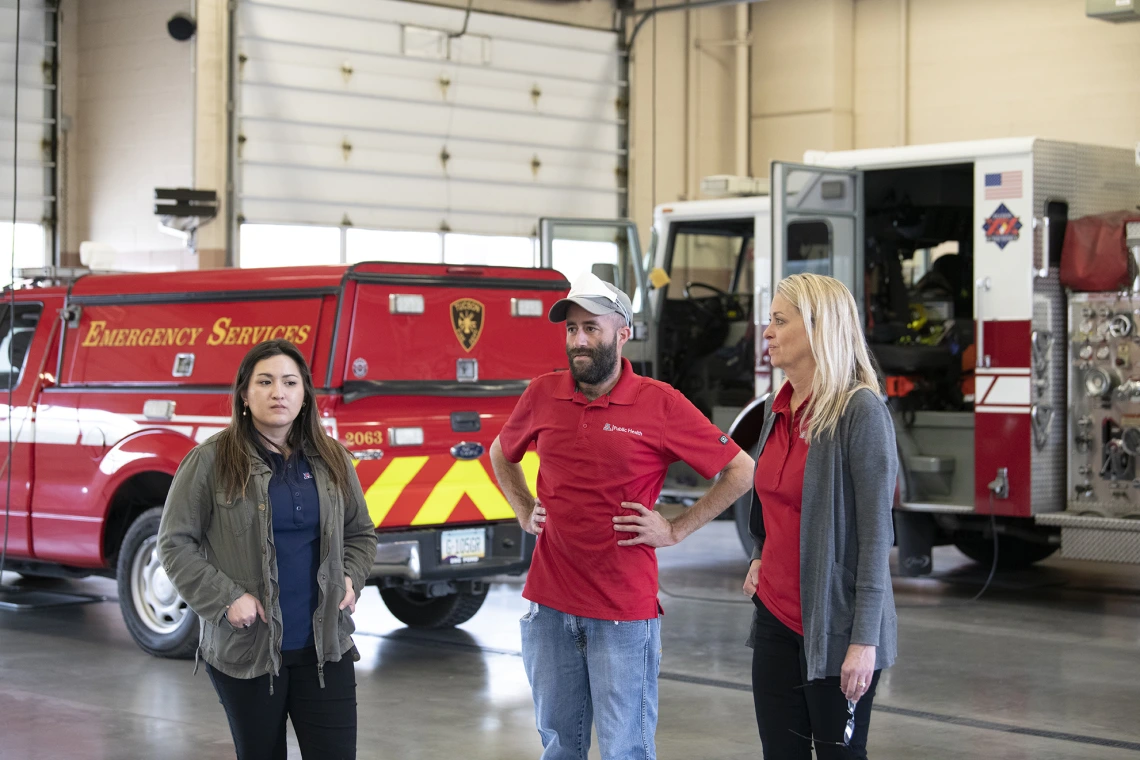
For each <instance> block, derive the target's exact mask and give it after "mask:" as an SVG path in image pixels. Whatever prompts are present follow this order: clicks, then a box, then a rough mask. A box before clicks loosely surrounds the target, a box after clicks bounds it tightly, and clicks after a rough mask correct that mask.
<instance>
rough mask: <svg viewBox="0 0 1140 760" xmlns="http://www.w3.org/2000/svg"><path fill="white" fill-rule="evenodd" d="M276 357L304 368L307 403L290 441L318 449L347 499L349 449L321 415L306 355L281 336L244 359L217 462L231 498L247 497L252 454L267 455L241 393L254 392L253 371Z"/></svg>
mask: <svg viewBox="0 0 1140 760" xmlns="http://www.w3.org/2000/svg"><path fill="white" fill-rule="evenodd" d="M274 356H287V357H289V358H290V359H292V360H293V361H294V362H296V364H297V367H298V368H299V369H300V370H301V384H302V386H303V387H304V389H305V404H304V406H302V407H301V412H300V414H298V415H297V419H295V420H293V426H292V427H291V428H290V429H289V437H288V438H287V439H286V442H287V443H288V446H289V449H290V450H291V451H293V452H299V451H301V449H302V448H303V447H304V445H305V444H306V443H307V444H309V445H310V446H311V447H312V448H314V449H315V450H316V452H317V455H318V456H320V458H321V459H322V460H323V461H324V463H325V466H326V467H328V468H329V472H330V473H331V474H332V479H333V484H334V485H336V487H337V488H339V489H340V490H341V493H343V494H345V495H346V496H347V494H348V480H349V472H348V461H347V452H348V450H347V449H345V448H344V446H342V445H341V444H340V443H339V442H338V441H337V440H335V439H333V438H330V437H329V435H328V434H327V433H325V429H324V426H323V425H321V420H320V416H319V415H318V413H317V398H316V392H315V391H314V390H313V375H312V373H311V372H309V365H308V364H306V363H305V357H304V356H302V355H301V352H300V351H298V350H297V347H296V346H294V345H293V344H292V343H290V342H289V341H287V340H284V339H280V338H278V339H277V340H267V341H265V342H263V343H258V344H257V345H256V346H254V347H253V348H251V349H250V350H249V353H247V354H246V355H245V358H244V359H242V360H241V365H240V366H239V367H238V371H237V377H235V378H234V385H233V394H232V395H233V398H232V399H231V401H232V405H233V410H232V413H231V417H230V425H229V427H227V428H226V429H225V430H223V431H222V432H221V434H220V435H219V436H218V442H217V447H218V456H217V459H216V464H215V467H216V468H217V470H216V471H217V473H218V475H219V477H220V479H221V486H222V490H223V491H224V492H225V494H226V498H227V499H233V498H234V497H235V496H237V494H238V493H241V494H242V495H245V489H246V486H248V485H249V478H250V474H251V472H252V470H251V467H252V464H253V460H252V455H251V451H259V452H260V451H265V445H264V444H263V443H262V442H261V436H260V434H259V433H258V432H257V429H256V428H255V427H254V426H253V415H247V414H242V412H243V411H245V399H243V398H242V395H241V394H242V392H243V391H245V390H246V389H248V388H249V383H250V380H251V379H252V378H253V370H254V368H255V367H257V365H258V363H259V362H261V361H264V360H265V359H270V358H272V357H274Z"/></svg>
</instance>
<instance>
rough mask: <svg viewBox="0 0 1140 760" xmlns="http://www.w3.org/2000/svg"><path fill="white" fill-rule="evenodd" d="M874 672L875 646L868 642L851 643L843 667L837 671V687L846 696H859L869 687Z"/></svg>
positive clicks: (851, 697)
mask: <svg viewBox="0 0 1140 760" xmlns="http://www.w3.org/2000/svg"><path fill="white" fill-rule="evenodd" d="M874 674H875V647H873V646H870V645H869V644H851V645H850V646H848V647H847V656H846V657H845V658H843V667H842V668H841V669H840V671H839V687H840V688H841V689H843V694H844V695H845V696H846V697H847V698H848V699H852V700H855V701H856V702H858V701H859V698H860V697H862V696H863V695H864V694H866V693H867V689H869V688H871V677H872V676H873V675H874Z"/></svg>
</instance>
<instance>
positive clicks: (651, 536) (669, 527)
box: [613, 501, 678, 547]
mask: <svg viewBox="0 0 1140 760" xmlns="http://www.w3.org/2000/svg"><path fill="white" fill-rule="evenodd" d="M621 506H622V508H623V509H632V510H634V511H636V512H637V514H636V515H618V516H617V517H615V518H613V520H614V530H615V531H618V532H619V533H636V534H637V535H635V536H633V537H632V538H627V539H625V540H624V541H618V546H637V545H638V544H645V545H646V546H654V547H660V546H672V545H673V544H675V543H677V541H678V539H677V537H676V535H674V533H673V523H671V522H669V521H668V520H666V519H665V518H664V517H662V516H661V513H660V512H654V511H653V510H651V509H646V508H645V507H644V506H643V505H641V504H636V503H634V502H631V501H623V502H622V503H621Z"/></svg>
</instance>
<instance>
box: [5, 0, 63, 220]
mask: <svg viewBox="0 0 1140 760" xmlns="http://www.w3.org/2000/svg"><path fill="white" fill-rule="evenodd" d="M50 18H52V17H51V16H50V15H49V14H48V13H46V12H45V7H44V3H42V2H35V1H34V0H25V2H23V3H22V5H21V12H20V18H19V22H20V23H19V25H20V40H19V65H18V66H16V67H13V63H15V62H16V48H17V45H16V34H15V32H16V3H15V0H0V207H2V208H3V209H4V211H3V214H2V217H3V218H4V219H10V218H11V213H12V197H13V196H12V179H13V168H14V169H15V179H16V193H17V196H18V197H17V203H16V216H17V218H18V220H19V221H22V222H34V223H39V222H41V221H42V220H43V219H45V218H47V217H50V215H51V213H52V212H51V206H50V203H51V201H52V200H53V199H52V198H51V197H50V193H51V190H50V188H51V177H50V173H51V169H52V164H51V160H50V159H51V155H50V152H49V151H48V150H47V149H46V148H45V146H46V145H49V144H50V139H51V128H52V120H51V119H50V118H49V117H50V114H51V113H52V111H53V108H52V101H53V100H54V97H55V90H54V88H53V87H52V86H51V85H50V83H49V81H48V79H47V76H46V74H45V61H48V62H50V61H51V59H52V58H53V56H54V52H55V51H54V47H53V46H52V45H50V44H49V43H48V42H47V31H48V28H47V24H48V20H49V19H50ZM17 108H18V112H19V113H18V123H17V124H13V117H15V116H16V115H17ZM14 141H15V144H13V143H14Z"/></svg>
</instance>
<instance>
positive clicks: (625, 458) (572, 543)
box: [499, 359, 740, 620]
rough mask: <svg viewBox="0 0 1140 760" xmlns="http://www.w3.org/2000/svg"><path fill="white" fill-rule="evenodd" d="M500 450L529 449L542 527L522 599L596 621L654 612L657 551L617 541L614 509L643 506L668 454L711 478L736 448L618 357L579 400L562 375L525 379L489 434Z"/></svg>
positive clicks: (652, 497) (654, 493)
mask: <svg viewBox="0 0 1140 760" xmlns="http://www.w3.org/2000/svg"><path fill="white" fill-rule="evenodd" d="M499 444H500V446H502V449H503V454H504V455H505V456H506V458H507V459H509V460H510V461H512V462H518V461H520V460H521V459H522V457H523V454H525V453H526V451H527V449H528V448H529V447H530V446H531V444H535V445H536V446H537V449H538V457H539V463H540V464H539V469H538V498H539V500H540V501H541V502H542V505H543V506H544V507H546V525H545V527H544V528H543V532H542V534H541V535H540V536H539V537H538V543H537V545H536V546H535V550H534V560H533V562H532V563H531V567H530V572H529V573H528V574H527V580H526V587H525V588H524V589H523V597H524V598H526V599H529V600H530V601H532V602H537V603H539V604H541V605H543V606H546V607H550V608H552V609H555V610H559V611H561V612H565V613H567V614H570V615H577V616H580V617H590V618H598V619H602V620H647V619H649V618H655V617H657V613H658V609H659V607H658V603H657V554H656V552H655V550H654V549H653V548H652V547H648V546H645V545H638V546H618V544H617V542H618V541H621V540H625V539H628V538H632V537H633V535H634V534H632V533H619V532H618V531H615V530H614V523H613V519H612V518H613V517H614V516H615V515H624V514H636V512H634V511H632V510H626V509H622V507H621V503H622V502H623V501H628V502H635V503H638V504H642V505H644V506H646V507H648V508H650V509H652V508H653V506H654V505H655V504H656V503H657V497H658V496H659V495H660V494H661V486H662V484H663V483H664V482H665V471H666V470H667V469H668V467H669V465H670V464H672V463H673V462H676V461H678V460H682V459H683V460H684V461H686V462H688V463H689V464H690V465H691V466H692V467H693V469H695V470H696V471H697V472H699V473H700V474H701V475H703V476H704V477H706V478H711V477H713V476H714V475H716V474H717V473H718V472H720V471H721V470H722V469H724V467H725V465H727V464H728V463H729V461H731V460H732V458H733V457H735V456H736V453H737V452H738V451H740V449H739V447H737V445H736V444H735V443H734V442H733V441H732V439H731V438H728V437H727V436H726V435H724V433H722V432H721V431H720V430H719V429H718V428H717V427H716V426H715V425H713V424H712V423H711V422H709V421H708V419H707V418H706V417H705V416H704V415H703V414H701V413H700V412H699V411H698V410H697V408H696V407H694V406H693V405H692V404H691V403H690V402H689V400H688V399H686V398H685V397H684V396H683V395H681V394H680V393H679V392H678V391H676V390H675V389H674V388H672V387H671V386H669V385H666V384H665V383H660V382H657V381H656V380H651V379H649V378H646V377H641V376H640V375H637V374H635V373H634V371H633V367H632V366H631V365H630V363H629V360H627V359H622V362H621V377H620V379H619V380H618V383H617V385H616V386H614V388H613V390H612V391H610V393H609V394H608V395H606V396H602V397H601V398H598V399H595V400H594V401H587V399H586V397H585V396H584V395H582V394H581V393H579V392H578V391H577V390H576V388H575V383H574V378H573V376H572V375H571V374H570V373H569V372H552V373H550V374H547V375H542V376H541V377H538V378H535V379H534V381H532V382H531V384H530V386H529V387H528V388H527V389H526V392H525V393H523V395H522V398H520V399H519V403H518V405H517V406H516V407H515V410H514V412H513V413H512V414H511V417H510V419H509V420H507V424H506V425H504V426H503V430H502V432H501V433H499Z"/></svg>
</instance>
